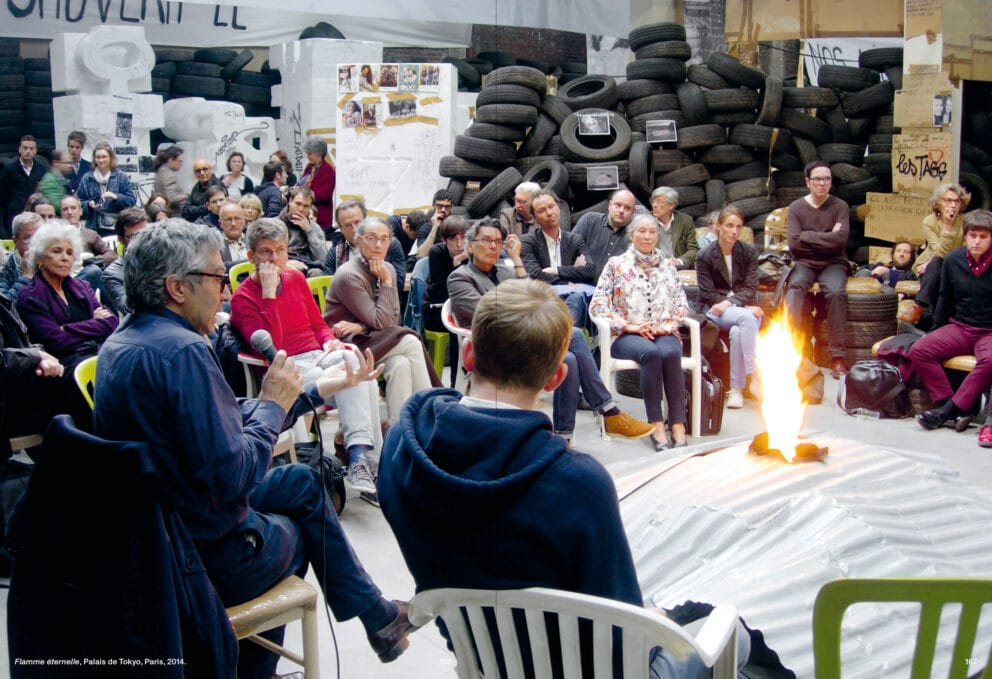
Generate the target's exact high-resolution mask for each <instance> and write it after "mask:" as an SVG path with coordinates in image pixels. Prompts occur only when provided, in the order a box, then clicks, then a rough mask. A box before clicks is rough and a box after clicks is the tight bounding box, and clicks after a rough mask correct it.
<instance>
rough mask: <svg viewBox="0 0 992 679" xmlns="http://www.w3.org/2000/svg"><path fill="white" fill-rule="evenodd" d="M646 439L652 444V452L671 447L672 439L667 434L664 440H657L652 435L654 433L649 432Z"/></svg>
mask: <svg viewBox="0 0 992 679" xmlns="http://www.w3.org/2000/svg"><path fill="white" fill-rule="evenodd" d="M648 441H649V442H650V443H651V445H652V446H654V452H656V453H660V452H661V451H663V450H668V449H669V448H671V447H672V441H671V439H669V438H668V436H667V435H666V436H665V440H664V441H659V440H658V439H656V438H655V437H654V434H651V435H649V436H648Z"/></svg>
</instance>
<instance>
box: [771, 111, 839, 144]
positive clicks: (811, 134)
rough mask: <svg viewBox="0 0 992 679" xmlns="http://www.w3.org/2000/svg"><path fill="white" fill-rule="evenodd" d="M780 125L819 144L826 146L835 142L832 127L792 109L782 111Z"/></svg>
mask: <svg viewBox="0 0 992 679" xmlns="http://www.w3.org/2000/svg"><path fill="white" fill-rule="evenodd" d="M779 123H780V124H781V125H782V127H785V128H788V129H789V130H792V131H793V132H795V133H796V134H800V135H802V136H804V137H808V138H810V139H812V140H813V141H815V142H817V143H818V144H826V143H828V142H830V141H832V140H833V133H832V132H831V131H830V125H828V124H827V123H825V122H823V121H822V120H820V119H819V118H814V117H813V116H809V115H806V114H805V113H801V112H799V111H796V110H794V109H791V108H787V109H783V110H782V113H781V114H780V115H779Z"/></svg>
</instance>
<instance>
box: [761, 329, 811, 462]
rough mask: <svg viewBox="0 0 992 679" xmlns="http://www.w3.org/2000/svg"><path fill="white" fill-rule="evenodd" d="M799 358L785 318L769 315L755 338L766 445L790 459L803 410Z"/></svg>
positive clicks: (800, 353)
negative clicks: (798, 372) (766, 437)
mask: <svg viewBox="0 0 992 679" xmlns="http://www.w3.org/2000/svg"><path fill="white" fill-rule="evenodd" d="M801 361H802V352H801V351H800V350H799V346H798V339H797V338H796V337H795V336H794V335H793V333H792V330H791V328H790V327H789V321H788V319H787V318H786V317H785V316H784V315H782V316H776V317H774V318H772V320H771V322H770V323H769V324H768V325H767V326H766V327H765V329H764V330H763V331H762V332H761V335H760V336H759V337H758V347H757V363H758V373H759V374H760V376H761V391H762V397H761V418H762V419H763V420H764V422H765V431H767V432H768V447H769V448H774V449H777V450H780V451H782V456H783V457H785V459H786V460H787V461H789V462H792V458H794V457H795V454H796V444H797V443H799V430H800V428H801V427H802V424H803V415H805V413H806V404H805V403H804V402H803V393H802V390H801V389H800V388H799V380H798V379H797V378H796V371H797V370H798V369H799V363H800V362H801Z"/></svg>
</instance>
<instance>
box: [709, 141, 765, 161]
mask: <svg viewBox="0 0 992 679" xmlns="http://www.w3.org/2000/svg"><path fill="white" fill-rule="evenodd" d="M697 160H699V162H700V163H704V164H706V165H743V164H744V163H750V162H751V161H753V160H757V158H755V157H754V154H753V153H751V152H750V151H749V150H747V149H746V148H744V147H743V146H739V145H737V144H717V145H716V146H711V147H710V148H708V149H706V151H705V152H704V153H703V155H701V156H699V158H698V159H697Z"/></svg>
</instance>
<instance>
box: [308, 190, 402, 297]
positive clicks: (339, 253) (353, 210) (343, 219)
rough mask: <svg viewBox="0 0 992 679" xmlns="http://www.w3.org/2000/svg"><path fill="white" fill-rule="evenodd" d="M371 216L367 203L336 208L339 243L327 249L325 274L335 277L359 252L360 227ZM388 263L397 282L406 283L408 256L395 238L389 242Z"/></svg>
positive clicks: (347, 202)
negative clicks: (394, 272)
mask: <svg viewBox="0 0 992 679" xmlns="http://www.w3.org/2000/svg"><path fill="white" fill-rule="evenodd" d="M368 216H369V213H368V210H366V209H365V203H363V202H362V201H360V200H344V201H341V202H340V203H338V205H337V207H336V208H334V220H335V221H336V222H337V224H338V234H339V237H338V242H337V243H335V244H334V245H332V246H331V247H329V248H327V257H325V258H324V265H323V269H324V273H325V274H327V275H328V276H333V275H334V274H335V273H336V272H337V270H338V269H339V268H340V267H341V266H343V265H344V264H345V262H347V261H348V260H350V259H351V258H352V257H354V256H357V255H358V252H359V243H358V225H359V224H360V223H361V222H362V220H363V219H365V218H366V217H368ZM386 261H388V262H389V263H390V264H392V265H393V268H394V269H395V270H396V280H398V281H405V278H406V255H405V254H404V253H403V246H402V245H400V242H399V241H398V240H396V239H395V238H393V239H392V240H391V241H390V242H389V250H388V252H386Z"/></svg>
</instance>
